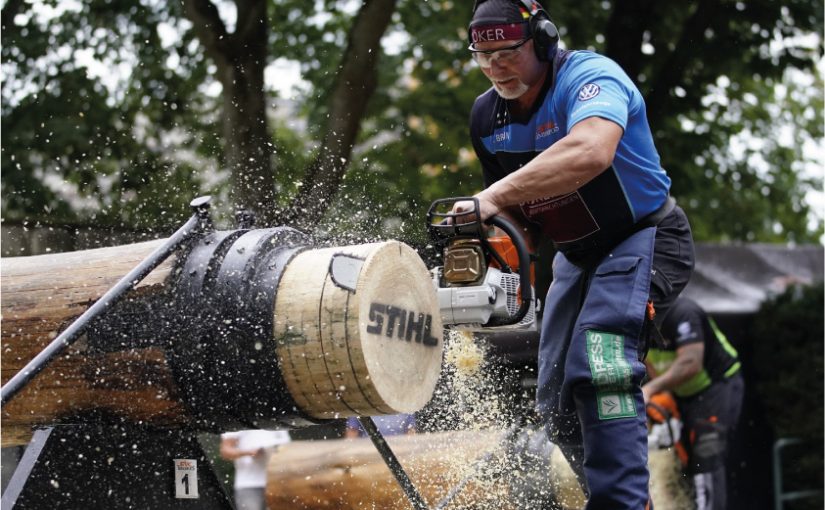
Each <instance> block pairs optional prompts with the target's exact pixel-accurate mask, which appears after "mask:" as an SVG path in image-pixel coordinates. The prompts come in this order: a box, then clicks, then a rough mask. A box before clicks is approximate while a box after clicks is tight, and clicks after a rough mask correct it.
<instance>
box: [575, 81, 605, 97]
mask: <svg viewBox="0 0 825 510" xmlns="http://www.w3.org/2000/svg"><path fill="white" fill-rule="evenodd" d="M601 91H602V89H601V87H599V86H598V85H596V84H595V83H588V84H587V85H585V86H583V87H582V88H580V89H579V101H587V100H588V99H593V98H594V97H596V96H598V95H599V92H601Z"/></svg>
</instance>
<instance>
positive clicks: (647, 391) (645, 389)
mask: <svg viewBox="0 0 825 510" xmlns="http://www.w3.org/2000/svg"><path fill="white" fill-rule="evenodd" d="M651 396H653V388H651V387H650V384H645V385H644V386H642V397H644V399H645V405H647V404H648V402H650V397H651Z"/></svg>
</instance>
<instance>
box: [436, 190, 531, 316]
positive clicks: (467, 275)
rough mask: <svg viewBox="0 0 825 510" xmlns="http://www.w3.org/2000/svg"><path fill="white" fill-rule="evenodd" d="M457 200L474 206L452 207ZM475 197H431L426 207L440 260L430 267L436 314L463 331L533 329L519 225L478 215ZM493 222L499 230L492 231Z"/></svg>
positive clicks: (525, 248) (527, 265) (525, 252)
mask: <svg viewBox="0 0 825 510" xmlns="http://www.w3.org/2000/svg"><path fill="white" fill-rule="evenodd" d="M460 201H469V202H472V203H473V204H474V205H475V207H474V208H473V209H469V210H466V211H461V212H453V206H454V205H455V204H456V203H457V202H460ZM478 210H479V204H478V199H476V198H473V197H456V198H444V199H441V200H436V201H435V202H433V203H432V205H431V206H430V209H429V211H428V212H427V228H428V232H429V235H430V240H431V242H432V243H433V245H435V247H436V248H437V249H439V250H441V253H442V256H443V264H444V265H443V266H438V267H435V268H433V269H432V270H431V274H432V278H433V284H434V285H435V288H436V291H437V293H438V305H439V308H440V310H441V320H442V322H443V324H444V325H445V326H447V327H453V328H458V329H462V330H467V331H485V332H493V331H496V330H508V331H510V330H519V331H531V330H532V331H536V330H537V329H538V326H537V321H536V306H537V305H536V300H535V299H534V295H535V292H534V290H533V279H534V273H533V271H532V267H531V264H530V260H531V259H530V251H529V247H528V244H527V241H526V240H525V238H524V236H523V235H522V233H521V231H520V230H519V229H518V228H517V227H516V226H515V225H514V224H513V223H511V222H510V221H509V220H507V219H505V218H504V217H502V216H500V215H499V216H492V217H490V218H489V219H488V220H487V221H486V223H487V224H488V225H485V224H483V223H482V222H481V221H479V219H478V218H479V216H478V215H477V214H476V211H478ZM491 227H498V228H499V229H500V230H501V231H503V232H504V234H506V235H504V236H500V235H496V233H495V229H493V228H491Z"/></svg>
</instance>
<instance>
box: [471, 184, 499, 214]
mask: <svg viewBox="0 0 825 510" xmlns="http://www.w3.org/2000/svg"><path fill="white" fill-rule="evenodd" d="M475 197H476V198H477V199H478V208H479V209H480V211H479V213H480V216H481V221H487V220H488V219H490V217H491V216H495V215H496V214H498V213H500V212H501V207H500V206H499V205H498V204H497V203H496V202H495V201H494V200H493V197H492V193H490V192H489V188H488V189H486V190H484V191H482V192H481V193H479V194H477V195H476V196H475Z"/></svg>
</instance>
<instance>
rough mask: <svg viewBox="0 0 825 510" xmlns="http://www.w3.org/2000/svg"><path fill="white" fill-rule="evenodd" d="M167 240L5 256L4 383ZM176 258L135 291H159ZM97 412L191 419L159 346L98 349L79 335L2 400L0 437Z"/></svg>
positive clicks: (19, 440) (17, 440) (24, 434)
mask: <svg viewBox="0 0 825 510" xmlns="http://www.w3.org/2000/svg"><path fill="white" fill-rule="evenodd" d="M162 242H163V241H162V240H159V241H150V242H145V243H139V244H132V245H126V246H119V247H114V248H101V249H95V250H85V251H79V252H70V253H60V254H50V255H38V256H33V257H14V258H3V259H2V262H0V266H1V267H2V279H1V280H0V284H1V285H2V289H1V290H0V292H2V349H3V351H2V381H3V384H5V383H6V381H8V380H9V379H10V378H11V377H13V376H14V375H15V374H16V373H17V372H18V371H19V370H20V369H21V368H22V367H23V366H25V364H26V363H27V362H28V361H29V360H31V359H32V358H33V357H34V356H35V355H36V354H37V353H39V352H40V351H41V350H42V349H43V348H45V347H46V346H47V345H48V344H49V342H51V341H52V340H53V339H54V338H55V337H56V336H57V335H58V334H59V333H60V331H62V330H63V329H65V328H66V326H68V325H69V324H70V323H71V322H72V321H73V320H74V319H75V318H77V317H78V316H79V315H80V314H82V313H83V311H85V310H86V309H87V308H88V307H89V306H90V305H91V304H92V303H94V302H95V301H96V300H97V299H99V298H100V297H101V296H102V295H103V294H104V293H105V292H106V291H107V290H108V289H109V288H111V286H112V285H114V284H115V283H116V282H117V281H118V280H119V279H120V278H122V277H123V275H125V274H126V273H128V272H129V271H130V270H131V269H132V268H133V267H134V266H136V265H137V264H138V263H139V262H140V261H141V260H143V259H144V258H145V257H146V256H147V255H149V254H150V253H151V252H152V251H153V250H154V249H155V248H156V247H157V246H158V245H159V244H160V243H162ZM173 264H174V259H173V258H170V259H168V260H167V261H165V262H164V263H163V264H161V265H160V266H159V267H158V268H156V269H155V270H154V271H153V272H152V273H151V274H150V275H149V276H148V277H147V278H146V279H145V280H143V282H141V283H140V284H139V285H138V286H137V288H136V289H135V291H134V292H135V294H133V296H137V295H141V296H148V295H151V294H154V293H158V292H161V291H162V290H163V289H164V287H165V284H166V282H167V280H168V279H169V277H170V274H171V271H172V267H173ZM92 412H95V413H101V412H105V413H110V414H113V415H116V416H122V417H124V418H126V419H129V420H131V421H134V422H141V421H144V422H146V421H148V422H153V423H157V424H168V425H172V424H181V423H185V422H186V421H187V416H186V413H185V410H184V408H183V406H182V404H181V402H180V399H179V398H178V396H177V390H176V386H175V383H174V380H173V378H172V375H171V373H170V371H169V367H168V366H167V364H166V360H165V357H164V353H163V351H162V350H161V349H158V348H145V349H130V350H124V351H119V352H111V353H95V352H91V351H90V349H89V348H88V344H87V342H85V340H84V339H81V340H79V341H78V342H76V343H75V344H74V345H73V346H72V347H71V348H69V349H67V351H66V352H65V354H64V355H62V356H60V357H58V358H57V359H55V360H54V361H53V362H52V363H51V364H50V366H49V367H48V368H46V369H45V370H44V371H43V372H41V373H40V374H39V375H38V376H37V377H35V378H34V379H33V380H32V382H31V383H30V384H29V385H28V386H27V387H26V388H25V389H24V390H23V391H22V392H21V393H20V394H19V395H17V397H16V398H14V399H13V400H12V401H10V402H9V403H8V404H7V405H6V406H4V407H3V412H2V418H3V434H2V444H3V446H9V445H14V444H25V443H26V442H28V440H29V439H30V437H31V428H32V426H35V425H45V424H50V423H55V422H59V421H65V420H68V421H71V420H72V419H73V418H75V417H80V416H82V415H83V414H86V413H92Z"/></svg>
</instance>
